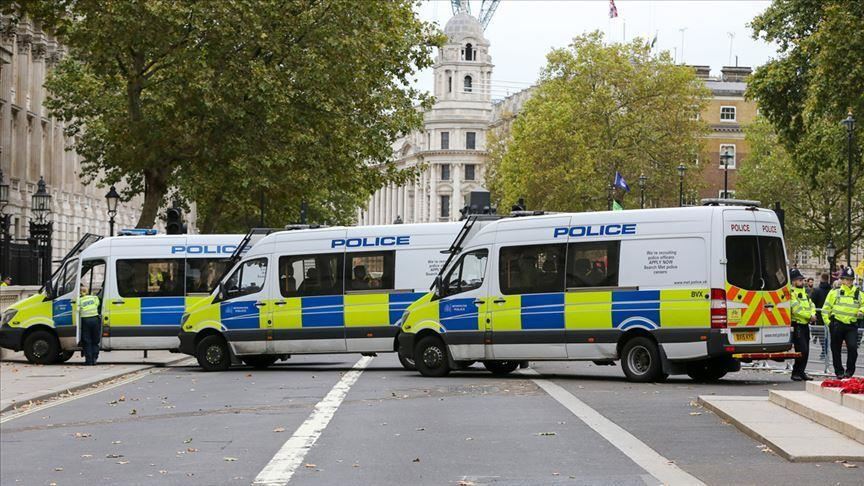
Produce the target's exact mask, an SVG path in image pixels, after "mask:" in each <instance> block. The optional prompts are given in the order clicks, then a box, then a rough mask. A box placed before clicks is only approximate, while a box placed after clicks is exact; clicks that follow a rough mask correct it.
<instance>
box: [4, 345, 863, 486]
mask: <svg viewBox="0 0 864 486" xmlns="http://www.w3.org/2000/svg"><path fill="white" fill-rule="evenodd" d="M186 363H188V362H185V363H175V364H171V365H168V366H166V367H164V368H160V369H159V371H158V372H155V373H152V374H143V375H142V376H141V377H140V378H137V379H134V381H130V382H125V383H122V384H120V385H119V386H113V387H111V388H107V389H105V391H102V392H94V393H89V394H83V395H81V396H71V397H68V398H60V399H58V400H57V402H56V403H54V404H53V406H51V407H50V408H44V409H39V410H35V411H33V412H32V413H25V414H21V415H18V416H15V417H6V418H4V419H2V420H0V451H2V454H0V483H2V484H4V485H5V484H51V483H56V484H57V485H70V484H71V485H77V484H82V485H85V484H94V483H109V484H110V483H117V482H122V483H124V484H128V485H136V484H148V485H149V484H168V485H174V484H177V485H180V484H190V483H191V484H208V485H209V484H220V485H222V484H247V485H248V484H288V483H290V484H301V485H306V484H310V485H316V484H323V485H329V484H418V485H423V484H436V485H438V484H452V485H460V486H472V485H477V486H479V485H487V484H494V485H521V484H577V485H600V484H602V485H607V484H615V485H645V484H663V483H665V484H760V485H772V484H778V485H780V484H814V485H818V484H850V485H851V484H861V478H862V471H864V463H833V462H827V463H793V462H789V461H787V460H786V459H784V458H782V457H780V456H778V455H776V454H774V453H773V452H772V451H771V450H770V448H767V447H765V445H764V444H761V443H759V442H758V441H755V440H753V439H751V438H750V437H748V436H747V435H745V434H743V433H741V432H740V431H739V430H738V429H736V428H735V427H734V426H731V425H730V424H728V423H726V422H725V421H723V420H722V419H721V418H720V417H718V416H717V415H715V414H713V413H711V412H710V411H709V410H707V409H705V408H702V407H701V406H699V404H698V403H697V397H698V396H700V395H704V396H710V395H727V396H729V395H733V396H734V395H738V396H757V395H762V396H767V394H768V392H769V391H770V390H798V391H801V390H804V384H803V383H798V382H792V381H790V380H789V376H788V375H786V374H782V373H772V372H766V371H762V370H753V371H742V372H739V373H733V374H730V375H728V376H727V377H726V378H724V379H723V380H720V381H719V382H718V383H713V384H699V383H694V382H692V381H690V380H689V379H686V378H682V377H673V378H671V379H670V380H669V381H668V382H666V383H661V384H635V383H629V382H627V381H626V380H625V379H624V376H623V373H622V371H621V368H620V366H600V367H598V366H595V365H593V364H591V363H584V362H542V363H532V367H531V369H529V370H521V371H519V372H518V373H514V374H512V375H509V376H506V377H496V376H493V375H491V374H489V373H488V372H486V371H484V370H483V368H482V367H481V366H479V365H475V366H473V367H471V368H470V369H469V370H467V371H464V372H457V373H452V374H451V375H449V376H447V377H444V378H423V377H421V376H419V375H418V374H417V373H416V372H410V371H406V370H404V369H402V368H401V366H399V363H398V361H397V359H396V357H395V356H394V355H392V354H385V355H379V356H378V357H375V358H360V356H357V355H321V356H294V357H292V358H291V359H290V360H289V361H287V362H285V363H279V364H278V365H276V366H274V367H272V368H271V369H269V370H253V369H251V368H248V367H236V368H232V369H231V370H229V371H226V372H222V373H207V372H203V371H201V370H200V369H199V368H198V367H197V366H191V365H188V366H187V365H186ZM361 365H362V366H361ZM46 369H50V368H47V367H46ZM22 458H23V459H26V460H22ZM36 458H38V459H36ZM286 477H287V479H285V478H286ZM256 478H257V481H256ZM267 478H271V479H273V478H277V479H275V480H274V481H273V482H266V481H263V480H262V479H267ZM668 478H674V479H671V480H670V479H668Z"/></svg>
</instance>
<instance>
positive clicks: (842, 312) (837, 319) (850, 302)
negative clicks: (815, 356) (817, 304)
mask: <svg viewBox="0 0 864 486" xmlns="http://www.w3.org/2000/svg"><path fill="white" fill-rule="evenodd" d="M854 282H855V272H854V271H853V270H852V269H851V268H844V269H843V271H842V272H841V273H840V287H839V288H836V289H833V290H831V292H829V293H828V297H827V298H826V299H825V304H824V305H823V306H822V316H823V318H827V319H828V322H829V323H830V324H829V327H830V330H831V355H832V357H833V358H834V374H836V375H837V378H850V377H852V375H854V374H855V361H856V360H857V359H858V319H860V318H861V317H862V316H864V292H861V289H859V288H857V287H855V285H854ZM844 341H845V342H846V353H847V355H846V369H845V370H844V369H843V359H842V357H841V356H840V351H841V349H842V347H843V342H844Z"/></svg>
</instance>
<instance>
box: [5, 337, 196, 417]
mask: <svg viewBox="0 0 864 486" xmlns="http://www.w3.org/2000/svg"><path fill="white" fill-rule="evenodd" d="M147 354H148V356H147V358H144V353H143V352H142V351H108V352H102V353H100V354H99V363H98V364H97V365H96V366H84V365H83V363H84V358H82V357H81V356H80V353H76V354H75V356H73V357H72V358H70V359H69V361H67V362H66V363H64V364H62V365H47V366H46V365H33V364H29V363H27V360H26V358H24V353H21V352H18V353H9V354H7V355H4V357H3V361H0V413H2V412H5V411H7V410H11V409H13V408H17V407H20V406H22V405H26V404H28V403H31V404H32V403H36V402H42V401H44V400H47V399H50V398H52V397H56V396H58V395H61V394H66V393H69V392H72V391H76V390H80V389H83V388H88V387H93V386H94V385H98V384H99V383H103V382H105V381H109V380H112V379H116V378H120V377H122V376H125V375H128V374H130V373H135V372H138V371H142V370H146V369H150V368H153V367H156V366H165V365H167V364H171V363H175V362H178V361H181V360H184V359H188V358H189V357H188V356H186V355H184V354H176V353H169V352H167V351H150V352H148V353H147Z"/></svg>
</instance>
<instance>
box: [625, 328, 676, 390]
mask: <svg viewBox="0 0 864 486" xmlns="http://www.w3.org/2000/svg"><path fill="white" fill-rule="evenodd" d="M621 367H622V368H623V369H624V374H625V375H626V376H627V379H628V380H629V381H635V382H639V383H649V382H654V381H662V380H663V379H664V378H665V376H663V375H664V374H663V363H661V362H660V350H659V349H657V343H655V342H654V341H653V340H651V339H648V338H647V337H644V336H639V337H635V338H633V339H631V340H629V341H627V343H626V344H624V349H623V350H622V352H621Z"/></svg>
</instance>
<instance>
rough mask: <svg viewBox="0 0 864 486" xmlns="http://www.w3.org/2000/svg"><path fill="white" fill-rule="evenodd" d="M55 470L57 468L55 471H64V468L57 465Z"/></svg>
mask: <svg viewBox="0 0 864 486" xmlns="http://www.w3.org/2000/svg"><path fill="white" fill-rule="evenodd" d="M54 470H55V471H62V470H63V468H62V467H55V468H54Z"/></svg>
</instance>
